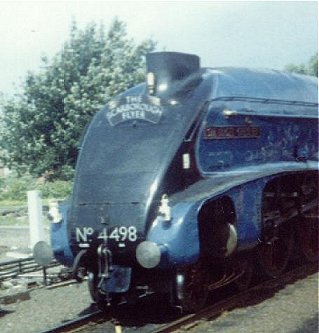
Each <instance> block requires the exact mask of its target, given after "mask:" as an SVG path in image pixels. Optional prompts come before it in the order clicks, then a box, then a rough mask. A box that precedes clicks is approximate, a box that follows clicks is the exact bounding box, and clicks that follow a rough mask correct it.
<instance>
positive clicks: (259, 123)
mask: <svg viewBox="0 0 319 333" xmlns="http://www.w3.org/2000/svg"><path fill="white" fill-rule="evenodd" d="M174 58H175V55H174ZM164 74H165V73H164ZM164 74H163V75H164ZM194 77H195V79H196V84H193V86H192V89H189V90H187V89H186V88H185V90H183V89H184V88H180V87H184V86H183V84H182V83H183V82H182V83H180V82H178V84H176V85H174V82H173V83H172V82H171V81H169V83H170V84H172V86H171V87H170V89H169V90H167V91H165V92H163V93H161V94H159V96H160V104H156V103H155V102H156V101H155V102H154V103H153V102H152V101H150V102H147V101H148V97H147V90H146V85H145V84H141V85H138V86H136V87H134V88H132V89H130V90H128V91H126V92H125V93H123V94H121V95H120V96H119V97H117V98H115V99H114V101H113V102H111V103H110V104H109V105H108V106H106V107H105V108H104V109H103V110H101V111H100V112H99V113H98V114H96V115H95V117H94V118H93V120H92V122H91V124H90V126H89V128H88V130H87V133H86V135H85V137H84V140H83V144H82V147H81V153H80V156H79V159H78V164H77V171H76V177H75V185H74V190H73V195H72V199H71V202H70V210H69V212H68V215H67V216H66V215H65V218H64V219H63V222H62V223H61V224H60V225H53V227H52V230H51V235H52V236H51V237H52V243H53V246H54V252H55V255H56V257H57V259H58V260H60V261H61V262H63V263H64V264H68V265H70V264H71V263H72V261H73V258H74V257H75V256H76V254H77V253H78V252H79V251H80V249H81V244H80V242H79V239H77V238H76V234H77V231H76V230H77V229H80V231H81V230H83V228H84V229H85V228H86V229H87V228H92V231H94V232H90V233H89V234H88V235H87V236H88V237H87V244H84V245H85V246H87V247H89V248H90V250H91V251H92V252H91V253H96V251H95V250H96V248H97V247H98V245H99V244H100V243H101V242H102V240H100V239H99V237H98V235H99V234H100V233H101V231H102V230H103V228H106V229H107V230H108V232H109V233H110V232H112V230H114V228H117V227H121V226H122V227H126V228H129V227H130V226H135V227H136V228H137V231H138V237H137V239H136V240H134V242H131V243H125V244H124V243H122V244H121V246H122V247H121V248H120V246H119V244H118V242H117V243H116V242H114V241H112V240H108V247H109V249H110V250H111V251H112V252H113V253H116V254H117V255H118V256H119V257H120V258H122V259H123V258H124V259H125V260H126V261H127V265H128V266H130V265H133V263H135V262H134V260H135V258H134V253H135V252H134V251H135V248H136V246H137V245H138V244H139V243H140V242H141V241H143V240H149V241H152V242H155V243H157V244H158V245H159V246H160V248H161V251H162V260H161V262H160V265H159V267H157V268H159V269H163V270H165V269H171V268H173V267H174V268H175V267H176V266H179V265H187V264H190V263H193V262H195V261H196V260H197V259H198V257H199V249H200V244H199V232H198V222H197V221H198V214H199V211H200V209H201V207H202V206H203V205H205V204H206V203H208V202H209V201H211V200H214V199H216V198H218V197H221V196H226V197H228V198H230V199H231V201H232V202H233V204H234V207H235V211H236V230H237V232H238V247H237V250H238V251H241V250H246V249H250V248H253V247H254V246H256V244H257V243H258V239H259V237H260V234H261V207H260V206H261V198H262V193H263V189H264V187H265V186H266V184H267V182H268V181H269V180H271V179H272V178H274V177H277V176H278V175H283V174H289V173H295V172H301V171H309V170H318V132H317V128H318V119H317V118H318V105H317V104H316V103H317V102H318V92H317V80H316V79H315V78H310V77H306V76H302V75H294V74H288V73H284V72H279V71H272V70H250V69H243V68H219V69H201V70H199V71H198V73H197V74H196V75H195V76H194ZM171 79H172V78H170V80H171ZM161 80H164V81H161V82H162V83H163V84H165V75H164V76H163V77H161ZM186 83H187V84H189V81H187V82H186ZM185 86H186V85H185ZM178 89H181V90H180V91H179V90H178ZM171 92H174V94H173V93H171ZM129 100H134V103H131V102H128V101H129ZM138 100H139V102H135V101H138ZM139 103H140V104H139ZM147 103H149V104H147ZM142 104H143V105H142ZM138 105H141V107H140V110H138ZM145 105H146V106H145ZM142 106H143V107H142ZM146 107H149V108H151V107H154V109H153V111H152V112H153V113H152V112H151V111H150V112H149V111H145V110H146V109H145V108H146ZM136 108H137V109H136ZM123 110H124V111H125V110H134V112H135V111H136V110H137V111H138V112H135V113H134V112H133V113H125V112H126V111H125V112H124V111H123ZM141 110H142V111H143V110H144V111H145V112H146V113H147V112H149V113H147V116H145V114H143V112H140V111H141ZM122 112H123V113H122ZM225 129H227V131H229V132H227V131H226V132H225ZM219 131H221V132H222V134H221V136H218V135H219V134H216V133H219ZM223 131H224V132H225V133H226V134H225V133H224V132H223ZM223 133H224V134H223ZM243 133H244V134H243ZM216 135H217V136H216ZM184 153H188V154H189V156H190V163H191V166H190V168H189V169H188V170H184V169H183V168H182V154H184ZM190 173H191V176H192V177H189V174H190ZM164 193H165V194H168V196H169V200H170V206H171V210H172V211H171V214H172V220H171V221H164V220H163V218H162V217H161V216H160V215H159V214H158V206H159V204H160V199H161V197H162V195H163V194H164ZM81 232H82V231H81ZM82 245H83V244H82ZM130 260H131V262H130ZM92 262H96V258H92ZM124 271H125V269H124ZM113 283H114V284H113ZM110 286H113V287H114V290H113V291H115V290H117V289H116V288H120V285H117V284H116V282H114V281H113V280H112V283H110ZM110 286H108V287H107V289H108V291H112V290H109V289H112V287H110Z"/></svg>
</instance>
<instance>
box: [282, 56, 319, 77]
mask: <svg viewBox="0 0 319 333" xmlns="http://www.w3.org/2000/svg"><path fill="white" fill-rule="evenodd" d="M285 69H286V70H287V71H288V72H293V73H298V74H305V75H312V76H317V77H318V53H317V54H315V55H314V56H312V57H311V58H310V59H309V61H308V63H307V64H301V65H294V64H288V65H287V66H286V67H285Z"/></svg>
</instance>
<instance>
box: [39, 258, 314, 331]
mask: <svg viewBox="0 0 319 333" xmlns="http://www.w3.org/2000/svg"><path fill="white" fill-rule="evenodd" d="M317 271H318V264H317V263H308V264H305V265H302V266H298V267H297V268H293V269H291V270H289V271H287V272H286V273H284V274H282V275H281V276H279V277H278V278H275V279H271V280H265V281H262V282H260V283H258V284H257V285H254V286H252V287H251V288H249V289H247V290H245V291H242V292H238V293H236V294H235V295H231V296H228V297H226V298H224V299H222V300H220V301H218V302H216V303H214V304H212V305H210V306H207V307H205V308H204V309H203V310H201V311H199V312H197V313H192V314H188V315H185V316H182V317H180V318H178V319H177V320H174V321H172V322H170V323H168V324H163V325H159V326H158V327H156V328H155V329H150V330H149V331H148V332H149V333H172V332H175V331H176V330H178V329H183V330H185V331H187V329H190V328H192V327H195V326H196V325H198V324H200V323H202V322H205V321H208V320H211V319H213V318H216V317H218V316H219V315H221V314H222V313H223V312H225V311H230V310H233V309H234V308H236V307H238V306H243V305H244V304H245V303H246V302H247V301H249V300H251V299H252V298H253V297H255V298H256V297H257V295H258V294H259V293H260V290H261V289H264V290H271V291H273V290H276V288H279V287H282V286H285V285H287V284H289V283H291V282H295V281H296V280H298V279H301V278H306V277H307V276H309V275H310V274H313V273H315V272H317ZM254 294H255V295H254ZM258 297H260V296H258ZM263 297H264V296H263ZM106 316H107V314H105V313H103V312H101V311H100V310H98V311H94V312H92V313H90V314H87V315H84V316H81V317H78V318H76V319H74V320H71V321H68V322H65V323H63V324H61V325H58V326H56V327H54V328H51V329H48V330H45V331H42V332H41V333H66V332H72V331H73V330H79V329H80V331H81V332H82V331H83V332H84V329H85V326H88V325H90V324H91V325H101V324H103V323H104V322H107V321H110V322H112V321H114V322H117V320H116V318H111V317H108V318H106ZM118 325H119V326H120V327H121V328H122V329H121V331H124V330H125V326H124V325H123V326H121V323H120V322H118ZM115 328H116V325H114V331H115V332H117V331H116V329H115ZM92 329H94V328H93V327H92V326H91V327H90V330H92ZM144 331H145V332H146V331H147V330H144Z"/></svg>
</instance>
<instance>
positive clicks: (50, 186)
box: [0, 176, 72, 204]
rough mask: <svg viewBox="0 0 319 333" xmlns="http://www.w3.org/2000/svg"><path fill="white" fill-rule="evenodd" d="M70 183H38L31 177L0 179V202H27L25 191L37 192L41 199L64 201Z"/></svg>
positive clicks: (58, 181)
mask: <svg viewBox="0 0 319 333" xmlns="http://www.w3.org/2000/svg"><path fill="white" fill-rule="evenodd" d="M71 188H72V183H71V182H70V181H62V180H57V181H54V182H48V181H46V182H39V181H37V180H36V179H35V178H33V177H32V176H22V177H16V176H9V177H7V178H0V201H6V202H12V201H13V202H21V203H24V204H25V203H26V202H27V191H32V190H39V191H41V193H42V198H43V199H64V198H66V197H67V196H69V195H70V192H71Z"/></svg>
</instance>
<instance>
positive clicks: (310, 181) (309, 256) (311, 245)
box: [296, 176, 319, 262]
mask: <svg viewBox="0 0 319 333" xmlns="http://www.w3.org/2000/svg"><path fill="white" fill-rule="evenodd" d="M301 194H302V205H304V206H306V205H307V204H308V205H309V204H310V205H311V206H312V207H313V208H311V209H310V210H309V211H307V212H305V213H304V214H303V215H301V216H299V217H298V220H297V223H296V238H297V241H298V245H299V249H300V252H301V253H302V255H303V257H304V258H305V259H306V260H308V261H310V262H313V261H317V260H318V258H319V240H318V239H319V207H318V176H316V177H314V176H309V177H305V179H304V181H303V183H302V186H301Z"/></svg>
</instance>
